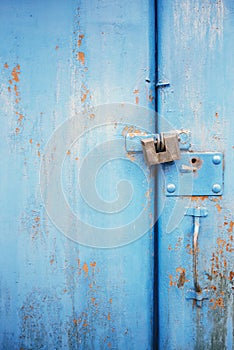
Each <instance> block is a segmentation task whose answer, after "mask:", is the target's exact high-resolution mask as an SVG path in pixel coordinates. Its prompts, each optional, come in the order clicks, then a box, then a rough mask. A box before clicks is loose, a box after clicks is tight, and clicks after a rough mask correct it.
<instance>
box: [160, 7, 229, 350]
mask: <svg viewBox="0 0 234 350" xmlns="http://www.w3.org/2000/svg"><path fill="white" fill-rule="evenodd" d="M233 32H234V4H233V1H231V0H219V1H208V0H207V1H201V0H194V1H193V0H191V1H190V0H189V1H188V0H181V1H174V0H168V1H158V79H159V80H160V81H164V80H165V81H168V82H169V83H170V85H167V86H163V87H160V88H159V89H158V111H159V114H160V115H159V130H160V131H162V130H164V127H165V125H164V124H165V123H164V120H167V122H168V123H170V125H171V126H172V127H173V128H175V129H180V128H185V129H189V130H191V149H192V150H193V151H195V152H207V151H208V152H222V153H224V188H223V195H222V196H210V197H209V196H191V202H190V203H189V206H190V207H198V206H200V207H205V208H206V209H207V212H208V215H207V217H202V218H200V230H199V237H198V247H199V251H198V254H197V259H198V260H197V261H198V278H199V283H200V286H201V288H202V289H203V290H204V289H206V288H207V289H209V290H210V291H211V296H210V297H209V299H208V300H204V301H203V302H202V307H197V305H196V302H193V301H192V300H190V299H186V296H188V292H189V291H190V290H191V289H194V284H193V278H194V276H193V267H194V266H193V255H192V239H193V230H194V227H193V221H194V219H193V217H191V216H184V218H183V220H182V221H181V222H180V223H179V224H178V225H176V228H175V229H174V230H173V231H171V232H168V230H167V225H168V221H169V219H170V216H171V213H172V212H173V208H174V206H175V205H179V206H180V209H181V208H182V209H181V210H183V208H185V206H186V205H187V204H188V199H189V198H187V199H186V197H183V196H181V197H173V198H172V197H170V198H169V197H167V200H166V205H165V207H164V211H163V215H162V216H161V218H160V220H159V222H158V234H159V237H158V240H159V248H158V254H159V258H158V264H159V277H158V281H159V334H160V340H159V343H160V349H207V350H208V349H212V350H214V349H228V350H231V349H233V346H234V341H233V319H234V313H233V310H234V308H233V278H234V275H233V251H234V250H233V249H234V247H233V227H234V225H233V222H234V219H233V203H234V201H233V193H234V191H233V190H234V189H233V171H232V170H233V137H232V135H233V133H234V130H233V121H232V118H233V115H234V104H233V101H234V95H233V88H232V86H233V85H234V69H233V59H234V56H233V55H234V42H233V40H232V37H233ZM162 117H163V119H162ZM211 171H212V170H211ZM206 175H207V178H209V176H210V173H209V169H207V173H206ZM159 190H160V191H161V192H160V193H161V196H162V197H161V198H163V196H164V193H165V192H164V191H165V187H164V179H163V177H162V176H161V177H160V181H159ZM182 214H183V213H182ZM182 217H183V215H182ZM198 306H199V305H198ZM200 306H201V305H200Z"/></svg>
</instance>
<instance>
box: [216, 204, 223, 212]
mask: <svg viewBox="0 0 234 350" xmlns="http://www.w3.org/2000/svg"><path fill="white" fill-rule="evenodd" d="M215 206H216V208H217V209H218V212H219V213H220V212H221V211H222V207H221V205H220V204H215Z"/></svg>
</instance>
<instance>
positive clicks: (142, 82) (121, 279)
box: [0, 0, 219, 350]
mask: <svg viewBox="0 0 234 350" xmlns="http://www.w3.org/2000/svg"><path fill="white" fill-rule="evenodd" d="M0 41H1V44H0V70H1V78H0V79H1V80H0V117H1V137H0V143H1V147H0V149H1V157H0V162H1V166H0V174H1V210H0V232H1V235H0V265H1V269H0V344H1V345H0V348H1V349H6V350H9V349H11V350H12V349H21V350H23V349H24V350H29V349H33V350H36V349H85V350H87V349H102V350H103V349H109V348H110V349H131V350H133V349H136V350H138V349H139V346H140V349H151V344H152V318H153V316H152V308H153V300H152V296H153V239H152V234H151V232H148V233H147V234H146V235H144V236H143V237H142V238H141V239H139V240H137V241H136V242H134V243H131V244H128V245H127V246H124V247H121V248H113V249H106V250H104V249H98V248H90V247H85V246H81V245H79V244H78V243H76V242H73V241H72V240H70V239H68V238H66V237H65V236H64V235H63V234H62V233H61V232H60V231H59V230H57V229H56V228H55V226H54V225H53V223H52V222H51V221H50V219H49V218H48V216H47V214H46V212H45V209H44V207H43V203H42V200H41V195H40V186H39V169H40V162H41V158H42V157H43V155H44V151H45V147H46V143H47V141H48V140H49V138H50V136H51V134H52V133H53V131H54V130H55V129H56V128H57V127H58V126H59V125H60V124H61V123H63V122H64V121H65V120H66V119H67V118H69V117H71V116H73V115H75V114H76V113H77V112H79V111H80V110H82V111H83V112H84V117H83V118H81V120H80V127H81V129H82V130H86V127H87V125H89V124H90V119H91V118H95V116H94V115H92V113H90V114H89V116H88V113H89V111H90V110H91V108H92V106H95V105H98V104H103V103H111V102H129V103H132V104H135V105H142V106H145V107H151V108H154V96H153V94H154V93H153V86H154V71H155V66H154V8H153V1H151V0H147V1H145V0H139V1H137V2H136V1H133V0H130V1H128V2H122V1H117V0H112V1H109V0H101V1H98V0H92V1H72V0H67V1H62V0H56V1H54V0H51V1H44V0H43V1H38V0H36V1H29V0H22V1H17V0H2V1H1V3H0ZM146 80H147V81H146ZM88 118H89V122H87V120H88ZM217 120H219V119H217ZM116 122H119V120H118V118H117V120H116ZM144 124H145V126H148V127H149V128H150V131H151V132H153V131H154V124H153V123H152V121H151V124H150V121H148V120H145V121H144ZM120 132H121V130H120ZM102 136H103V135H99V137H102ZM104 137H105V134H104ZM88 141H89V140H87V139H86V140H84V144H83V145H81V146H79V147H80V148H78V151H79V152H78V154H77V153H76V152H73V151H72V150H68V151H67V158H66V160H65V163H64V164H65V165H66V164H68V165H67V168H66V172H65V174H66V176H65V179H64V191H67V194H68V197H69V200H70V202H71V203H73V201H75V199H74V197H73V196H72V194H73V190H74V186H75V184H76V183H75V180H74V179H75V175H74V173H72V169H74V164H75V162H76V161H78V160H79V159H80V158H82V152H83V150H84V149H85V147H86V144H87V145H88V144H89V142H88ZM132 163H134V157H133V156H132V157H130V159H128V164H130V165H128V166H127V170H125V169H126V162H124V160H122V161H120V162H119V163H118V169H120V170H121V171H122V173H123V174H122V173H121V175H125V176H128V175H129V174H136V173H135V168H131V164H132ZM90 171H92V165H90ZM131 177H132V175H131ZM114 179H116V178H115V177H114ZM108 181H111V178H110V176H109V178H108V176H106V175H105V177H104V179H103V181H101V180H99V182H98V185H99V186H100V191H101V192H102V190H103V193H104V196H107V199H109V200H113V198H112V197H111V191H110V189H109V187H110V186H109V187H108V186H106V184H108ZM134 183H135V184H136V185H137V177H136V176H135V180H134V181H133V184H134ZM110 184H111V185H113V184H112V182H110ZM137 191H139V193H140V194H141V195H142V196H145V195H147V196H149V195H150V193H147V194H145V193H142V189H141V184H138V185H137ZM108 195H110V198H108ZM75 204H76V205H77V203H74V207H75ZM54 205H55V206H57V208H58V215H60V203H56V202H55V203H54ZM71 205H72V204H71ZM136 205H138V204H136ZM139 205H141V203H139ZM75 209H76V210H78V212H79V214H80V215H81V216H82V215H83V216H84V217H85V218H87V217H89V212H87V211H84V210H83V208H82V206H80V207H79V203H78V207H76V208H75ZM134 210H135V209H134V207H133V209H132V210H130V214H131V215H132V217H133V219H134ZM92 215H93V216H91V218H92V220H93V222H95V218H97V220H98V223H99V225H101V223H102V221H103V219H102V216H100V215H99V216H98V215H97V216H95V213H94V214H92ZM123 217H124V219H127V217H126V216H125V214H124V211H123ZM84 234H85V233H84ZM139 344H140V345H139Z"/></svg>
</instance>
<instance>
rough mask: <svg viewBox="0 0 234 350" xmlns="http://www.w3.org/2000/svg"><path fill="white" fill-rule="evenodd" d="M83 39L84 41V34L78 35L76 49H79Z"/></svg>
mask: <svg viewBox="0 0 234 350" xmlns="http://www.w3.org/2000/svg"><path fill="white" fill-rule="evenodd" d="M83 39H84V34H80V35H79V39H78V42H77V45H78V47H80V46H81V44H82V40H83Z"/></svg>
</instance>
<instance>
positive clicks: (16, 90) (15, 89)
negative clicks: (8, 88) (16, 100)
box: [14, 85, 19, 96]
mask: <svg viewBox="0 0 234 350" xmlns="http://www.w3.org/2000/svg"><path fill="white" fill-rule="evenodd" d="M14 91H15V96H19V91H18V88H17V86H16V85H14Z"/></svg>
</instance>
